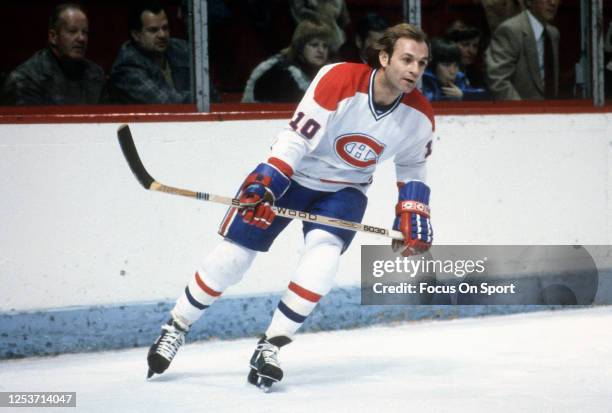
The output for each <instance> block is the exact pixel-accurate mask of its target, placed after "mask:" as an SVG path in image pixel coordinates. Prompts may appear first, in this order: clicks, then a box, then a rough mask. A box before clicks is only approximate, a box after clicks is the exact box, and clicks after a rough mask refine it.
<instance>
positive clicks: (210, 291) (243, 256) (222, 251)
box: [171, 240, 257, 325]
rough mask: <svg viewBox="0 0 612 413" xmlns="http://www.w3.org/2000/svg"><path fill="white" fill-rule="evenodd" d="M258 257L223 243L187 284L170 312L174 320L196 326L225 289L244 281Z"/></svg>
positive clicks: (225, 242)
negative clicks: (195, 323) (245, 275)
mask: <svg viewBox="0 0 612 413" xmlns="http://www.w3.org/2000/svg"><path fill="white" fill-rule="evenodd" d="M256 255H257V252H256V251H253V250H250V249H248V248H245V247H242V246H240V245H238V244H234V243H233V242H230V241H227V240H223V241H222V242H221V243H220V244H219V245H217V247H215V249H214V250H213V251H211V252H210V254H208V256H207V258H206V259H205V261H204V263H203V265H202V269H201V270H199V271H197V272H196V273H195V276H193V277H192V278H191V279H190V280H189V282H188V283H187V286H186V287H185V290H184V291H183V294H181V296H180V297H179V298H178V300H177V301H176V304H175V306H174V308H173V309H172V311H171V314H172V317H174V318H177V319H179V320H180V321H182V322H183V323H185V324H187V325H191V324H193V323H194V322H196V321H197V320H198V319H199V318H200V317H201V316H202V314H203V313H204V311H205V310H206V309H207V308H208V307H210V306H211V305H212V303H214V302H215V301H216V300H217V298H219V297H220V296H221V294H222V293H223V291H225V289H227V288H228V287H230V286H232V285H234V284H236V283H237V282H238V281H240V280H241V279H242V276H243V275H244V273H245V272H246V271H247V270H248V269H249V267H250V266H251V263H252V262H253V259H254V258H255V256H256Z"/></svg>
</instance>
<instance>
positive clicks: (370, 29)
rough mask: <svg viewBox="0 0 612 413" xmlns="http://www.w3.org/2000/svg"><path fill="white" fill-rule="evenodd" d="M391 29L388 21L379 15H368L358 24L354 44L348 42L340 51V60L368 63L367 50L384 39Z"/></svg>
mask: <svg viewBox="0 0 612 413" xmlns="http://www.w3.org/2000/svg"><path fill="white" fill-rule="evenodd" d="M387 27H389V22H387V19H385V18H384V17H382V16H381V15H379V14H377V13H368V14H366V15H365V16H363V17H362V18H361V19H360V20H359V22H358V23H357V30H356V31H355V36H354V38H353V42H346V43H345V44H344V45H343V46H342V48H341V50H340V59H341V60H343V61H345V62H357V63H367V61H368V53H367V50H368V49H369V48H370V47H371V46H372V45H373V44H374V43H375V42H377V41H378V39H380V38H381V37H382V34H383V32H384V31H385V30H386V29H387Z"/></svg>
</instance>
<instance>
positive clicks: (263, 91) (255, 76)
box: [242, 20, 333, 102]
mask: <svg viewBox="0 0 612 413" xmlns="http://www.w3.org/2000/svg"><path fill="white" fill-rule="evenodd" d="M332 36H333V34H332V31H331V29H330V28H329V27H328V26H327V25H326V24H324V23H322V22H319V21H313V20H302V21H301V22H300V24H298V26H297V27H296V29H295V31H294V32H293V37H292V39H291V45H290V46H289V47H288V48H286V49H283V50H282V51H281V52H280V53H278V54H276V55H274V56H272V57H271V58H269V59H267V60H265V61H263V62H262V63H260V64H259V65H257V67H255V69H254V70H253V71H252V72H251V75H250V76H249V80H248V81H247V83H246V87H245V89H244V95H243V96H242V101H243V102H299V101H300V99H301V98H302V96H303V95H304V92H306V89H308V85H310V82H311V81H312V79H313V78H314V76H315V75H316V74H317V72H318V71H319V69H320V68H321V67H322V66H323V65H325V64H326V63H328V62H329V42H330V41H331V40H330V39H331V38H332Z"/></svg>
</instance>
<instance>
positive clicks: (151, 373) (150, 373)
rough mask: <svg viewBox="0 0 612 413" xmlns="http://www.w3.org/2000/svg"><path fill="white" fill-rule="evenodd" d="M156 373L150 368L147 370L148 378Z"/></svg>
mask: <svg viewBox="0 0 612 413" xmlns="http://www.w3.org/2000/svg"><path fill="white" fill-rule="evenodd" d="M154 375H155V372H154V371H153V370H151V369H149V371H148V372H147V380H149V379H150V378H151V377H153V376H154Z"/></svg>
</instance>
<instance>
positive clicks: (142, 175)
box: [117, 125, 404, 240]
mask: <svg viewBox="0 0 612 413" xmlns="http://www.w3.org/2000/svg"><path fill="white" fill-rule="evenodd" d="M117 136H118V138H119V145H121V150H122V151H123V155H124V156H125V159H126V160H127V163H128V165H129V166H130V169H131V170H132V173H134V176H135V177H136V179H138V182H140V184H141V185H142V186H143V187H144V188H145V189H148V190H150V191H158V192H165V193H167V194H172V195H180V196H185V197H188V198H195V199H199V200H200V201H210V202H215V203H217V204H224V205H229V206H234V207H238V206H240V201H239V200H238V199H236V198H229V197H225V196H219V195H214V194H209V193H206V192H195V191H190V190H187V189H180V188H174V187H172V186H167V185H163V184H160V183H159V182H157V181H156V180H155V179H154V178H153V177H152V176H151V175H149V173H148V172H147V170H146V169H145V167H144V165H143V164H142V161H141V160H140V156H139V155H138V151H137V150H136V145H134V139H133V138H132V133H131V132H130V127H129V126H128V125H121V126H120V127H119V129H118V130H117ZM272 209H273V210H274V212H275V213H276V215H278V216H281V217H285V218H291V219H299V220H302V221H306V222H313V223H317V224H322V225H327V226H329V227H335V228H342V229H348V230H351V231H357V232H367V233H370V234H377V235H382V236H385V237H389V238H393V239H398V240H403V239H404V237H403V235H402V233H401V232H399V231H396V230H393V229H386V228H379V227H374V226H372V225H364V224H360V223H357V222H352V221H344V220H341V219H337V218H330V217H326V216H322V215H316V214H312V213H310V212H302V211H296V210H293V209H289V208H281V207H276V206H274V207H272Z"/></svg>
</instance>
